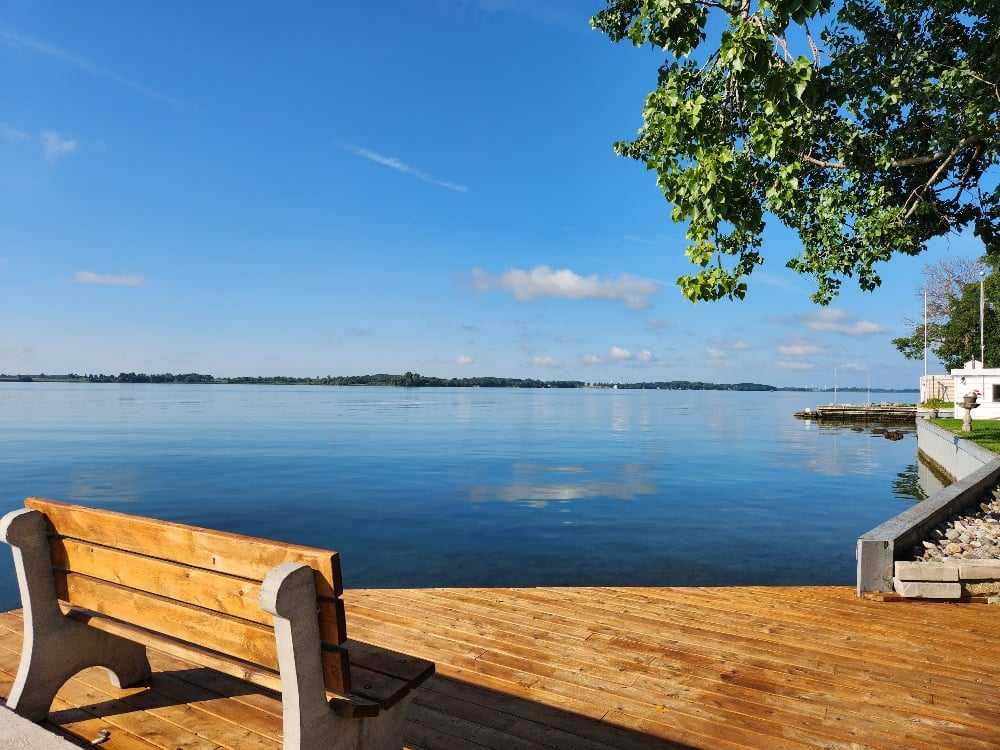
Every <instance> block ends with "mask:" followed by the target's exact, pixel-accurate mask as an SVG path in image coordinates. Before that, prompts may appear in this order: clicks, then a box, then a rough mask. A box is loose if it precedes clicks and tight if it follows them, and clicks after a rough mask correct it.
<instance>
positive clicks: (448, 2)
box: [443, 0, 593, 31]
mask: <svg viewBox="0 0 1000 750" xmlns="http://www.w3.org/2000/svg"><path fill="white" fill-rule="evenodd" d="M574 3H575V4H576V6H577V7H575V8H574V7H573V5H574ZM443 4H444V5H445V6H446V7H448V8H460V9H465V10H472V11H478V12H479V13H483V14H487V15H495V14H501V13H502V14H504V15H511V16H520V17H522V18H526V19H528V20H530V21H534V22H537V23H543V24H547V25H550V26H557V27H560V28H562V29H565V30H573V31H586V30H589V28H590V27H589V25H588V24H587V19H588V18H589V17H590V16H591V15H592V12H593V8H592V7H590V4H587V3H581V0H572V2H567V0H457V2H456V0H444V1H443Z"/></svg>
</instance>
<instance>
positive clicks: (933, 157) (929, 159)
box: [799, 135, 983, 186]
mask: <svg viewBox="0 0 1000 750" xmlns="http://www.w3.org/2000/svg"><path fill="white" fill-rule="evenodd" d="M982 142H983V137H982V136H981V135H970V136H969V137H968V138H963V139H962V140H960V141H959V142H958V144H957V145H956V146H955V147H954V148H953V149H951V151H936V152H935V153H933V154H928V155H927V156H911V157H909V158H906V159H896V160H895V161H891V162H889V166H890V167H894V168H900V167H920V166H923V165H925V164H933V163H934V162H936V161H938V160H939V159H943V158H945V157H947V160H946V162H945V164H947V163H950V162H951V160H952V159H954V158H955V156H956V155H957V154H958V152H959V151H961V150H962V149H964V148H966V147H967V146H976V147H977V148H978V147H979V145H980V144H981V143H982ZM799 158H800V159H802V161H804V162H807V163H809V164H813V165H815V166H817V167H823V168H825V169H848V168H849V167H848V166H847V165H846V164H843V163H842V162H837V161H824V160H823V159H817V158H815V157H814V156H811V155H809V154H799ZM942 166H944V165H942ZM939 171H940V168H939V170H938V172H939ZM938 172H935V173H934V174H935V175H938ZM938 176H940V175H938ZM934 182H937V179H934V180H933V182H930V183H928V186H929V185H932V184H933V183H934Z"/></svg>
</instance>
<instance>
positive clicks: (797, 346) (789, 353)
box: [778, 340, 823, 357]
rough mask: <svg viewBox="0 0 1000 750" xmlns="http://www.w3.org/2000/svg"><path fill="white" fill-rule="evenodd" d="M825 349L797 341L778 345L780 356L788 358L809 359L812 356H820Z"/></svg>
mask: <svg viewBox="0 0 1000 750" xmlns="http://www.w3.org/2000/svg"><path fill="white" fill-rule="evenodd" d="M822 351H823V347H822V346H819V345H818V344H813V343H810V342H808V341H802V340H795V341H790V342H788V343H785V344H779V345H778V354H781V355H784V356H786V357H808V356H809V355H811V354H819V353H820V352H822Z"/></svg>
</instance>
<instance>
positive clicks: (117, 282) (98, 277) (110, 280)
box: [73, 271, 146, 286]
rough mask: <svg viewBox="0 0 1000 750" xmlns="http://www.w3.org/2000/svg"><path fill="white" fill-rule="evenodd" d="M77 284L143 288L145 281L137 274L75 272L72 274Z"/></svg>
mask: <svg viewBox="0 0 1000 750" xmlns="http://www.w3.org/2000/svg"><path fill="white" fill-rule="evenodd" d="M73 281H75V282H76V283H77V284H97V285H100V286H145V284H146V279H145V277H144V276H141V275H139V274H107V273H94V272H93V271H77V272H76V273H75V274H73Z"/></svg>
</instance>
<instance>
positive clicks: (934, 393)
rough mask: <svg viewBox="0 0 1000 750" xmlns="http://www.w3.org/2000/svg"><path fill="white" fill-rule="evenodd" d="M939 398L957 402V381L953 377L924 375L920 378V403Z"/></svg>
mask: <svg viewBox="0 0 1000 750" xmlns="http://www.w3.org/2000/svg"><path fill="white" fill-rule="evenodd" d="M932 398H939V399H941V400H942V401H954V400H955V379H954V378H953V377H952V376H951V375H924V376H922V377H921V378H920V403H924V402H925V401H929V400H930V399H932Z"/></svg>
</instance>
